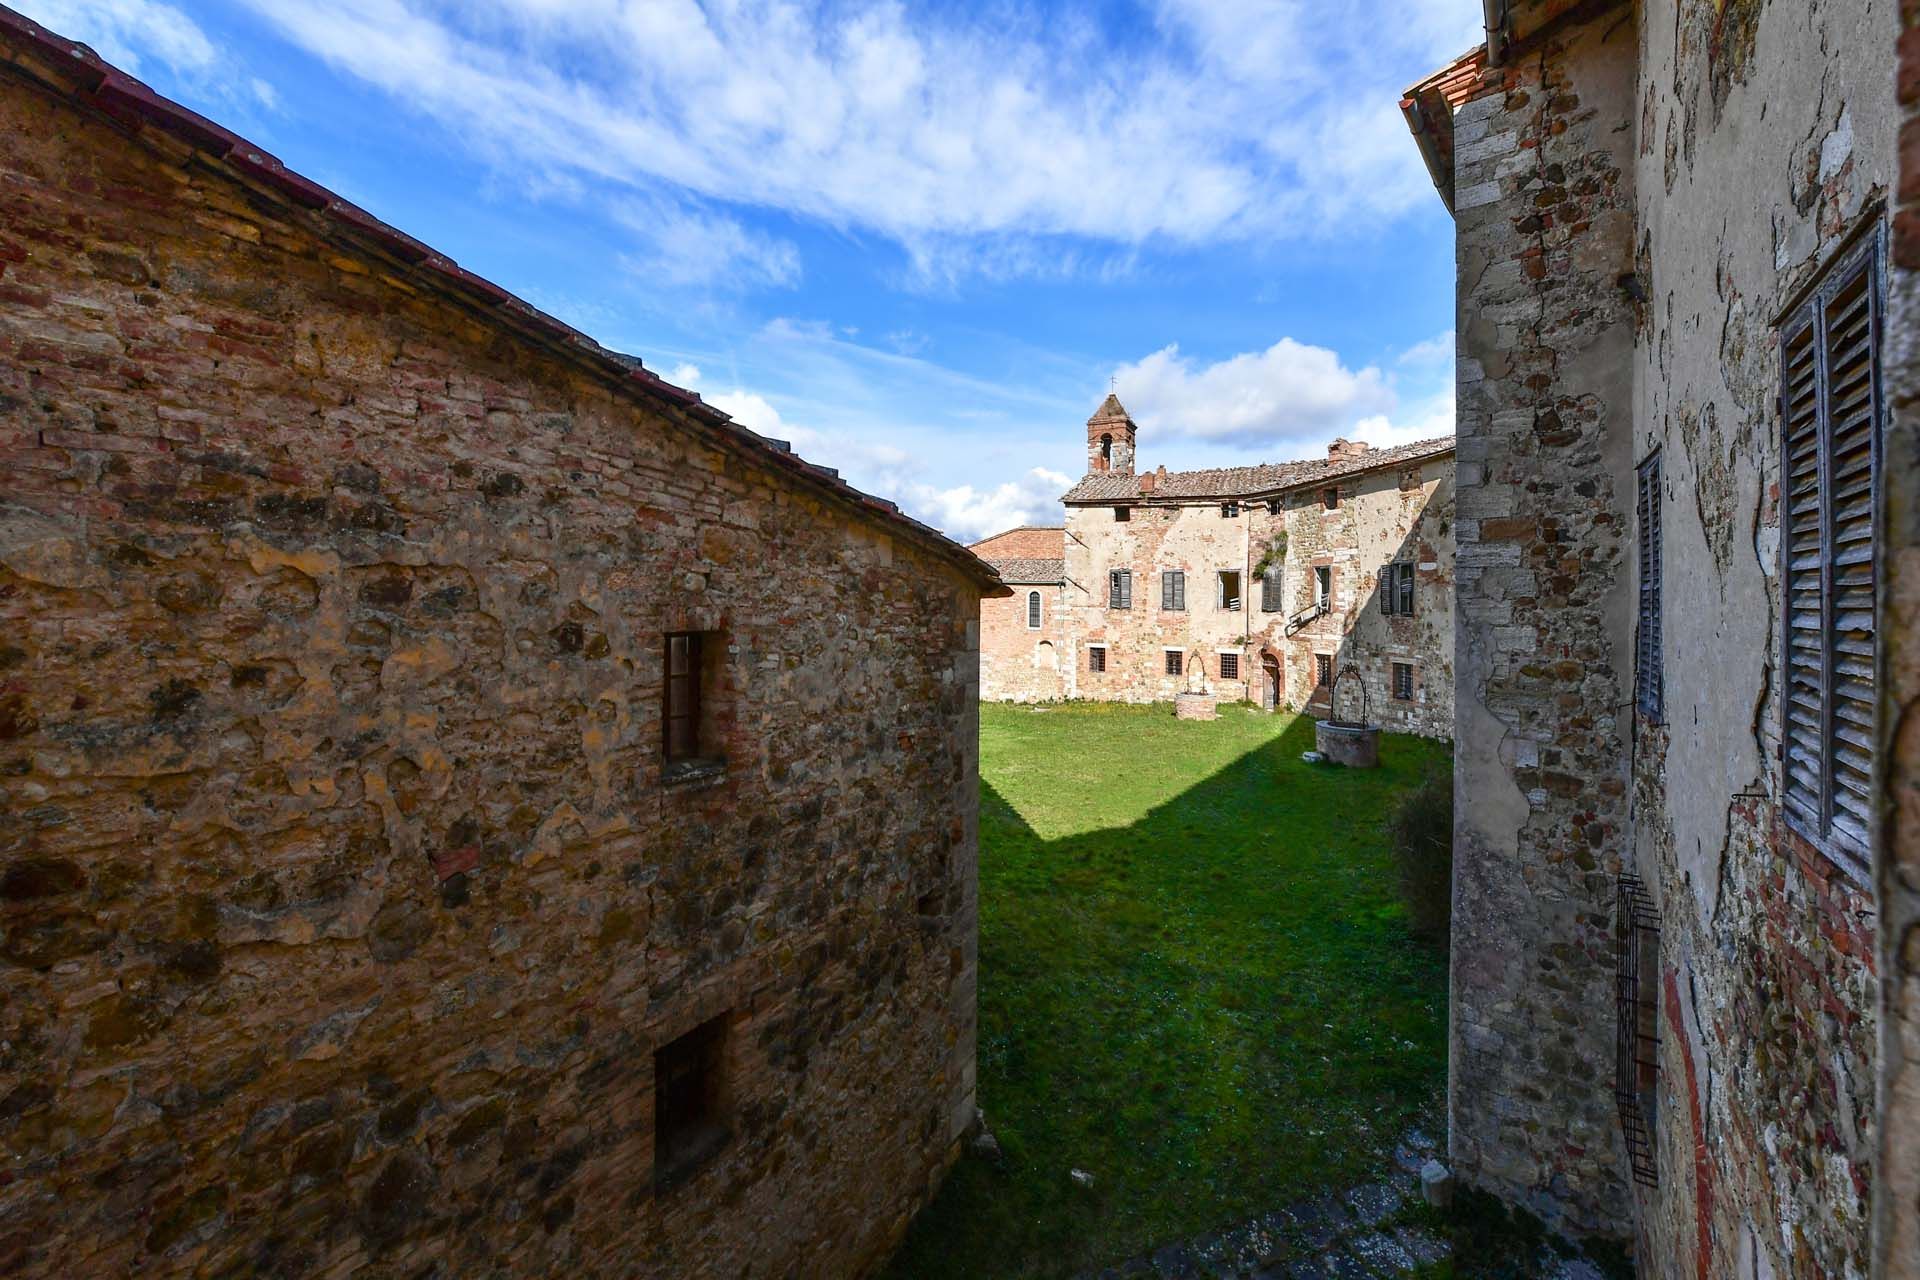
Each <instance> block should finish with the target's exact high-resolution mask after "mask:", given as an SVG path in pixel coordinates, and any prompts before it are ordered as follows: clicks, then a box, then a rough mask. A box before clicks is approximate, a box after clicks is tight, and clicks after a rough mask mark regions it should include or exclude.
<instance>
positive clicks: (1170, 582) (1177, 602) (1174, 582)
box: [1160, 569, 1187, 613]
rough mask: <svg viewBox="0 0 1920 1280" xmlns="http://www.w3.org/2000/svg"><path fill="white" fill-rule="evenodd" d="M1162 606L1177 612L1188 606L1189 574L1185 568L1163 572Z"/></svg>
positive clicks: (1161, 583)
mask: <svg viewBox="0 0 1920 1280" xmlns="http://www.w3.org/2000/svg"><path fill="white" fill-rule="evenodd" d="M1160 607H1161V608H1162V609H1167V610H1170V611H1173V612H1176V613H1177V612H1179V611H1181V610H1183V609H1185V608H1186V607H1187V574H1186V571H1185V570H1184V569H1168V570H1166V571H1164V572H1163V573H1161V575H1160Z"/></svg>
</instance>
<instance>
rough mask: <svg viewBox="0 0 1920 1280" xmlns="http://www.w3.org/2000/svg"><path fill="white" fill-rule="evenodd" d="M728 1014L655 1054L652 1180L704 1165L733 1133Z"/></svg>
mask: <svg viewBox="0 0 1920 1280" xmlns="http://www.w3.org/2000/svg"><path fill="white" fill-rule="evenodd" d="M727 1018H728V1015H726V1014H722V1015H720V1016H719V1017H717V1018H712V1019H709V1020H708V1021H706V1022H703V1023H701V1024H700V1025H699V1026H698V1027H695V1028H694V1029H693V1030H692V1031H689V1032H687V1034H685V1035H683V1036H681V1037H680V1038H679V1039H677V1040H675V1041H673V1042H672V1043H670V1044H667V1045H665V1046H663V1047H662V1048H660V1049H658V1050H656V1051H655V1052H654V1055H653V1179H654V1184H655V1186H656V1187H660V1188H665V1187H668V1186H671V1185H673V1184H674V1183H676V1182H680V1181H683V1180H684V1179H686V1178H687V1177H688V1176H689V1175H690V1174H692V1173H693V1172H694V1171H695V1170H696V1169H698V1168H699V1167H700V1166H701V1165H703V1164H705V1163H706V1162H707V1160H708V1159H710V1158H711V1157H712V1156H713V1155H714V1154H715V1153H716V1152H718V1151H719V1150H720V1148H722V1147H724V1146H725V1145H726V1144H727V1140H728V1139H729V1138H730V1137H731V1136H732V1134H731V1132H730V1130H729V1128H728V1118H727V1080H726V1050H727Z"/></svg>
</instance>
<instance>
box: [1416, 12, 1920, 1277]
mask: <svg viewBox="0 0 1920 1280" xmlns="http://www.w3.org/2000/svg"><path fill="white" fill-rule="evenodd" d="M1486 12H1487V18H1488V40H1487V43H1486V44H1485V45H1484V46H1483V47H1481V48H1479V49H1476V50H1474V51H1473V52H1472V53H1470V54H1468V55H1467V56H1466V57H1464V58H1462V59H1461V60H1459V61H1458V62H1456V63H1455V64H1453V65H1451V66H1449V67H1448V68H1445V69H1444V70H1442V71H1441V72H1440V73H1438V74H1437V75H1435V76H1434V77H1432V78H1431V79H1429V80H1427V81H1425V82H1423V83H1422V84H1420V85H1417V86H1415V88H1414V89H1413V90H1411V91H1410V92H1409V93H1408V95H1407V97H1406V100H1405V101H1404V102H1403V104H1402V105H1403V107H1404V109H1405V110H1406V112H1407V115H1408V118H1409V121H1410V123H1411V124H1412V126H1413V129H1414V133H1415V136H1416V138H1417V140H1418V141H1419V144H1420V146H1421V149H1422V151H1423V153H1424V154H1425V155H1426V157H1427V160H1428V163H1429V166H1430V168H1431V169H1432V170H1433V173H1434V176H1435V181H1436V184H1437V185H1438V187H1439V189H1440V191H1441V194H1442V196H1443V197H1444V198H1445V200H1446V201H1447V204H1448V206H1449V207H1450V208H1451V209H1452V211H1453V213H1454V217H1455V221H1456V225H1457V236H1458V244H1457V250H1456V260H1457V264H1458V291H1459V295H1458V303H1459V319H1458V333H1459V344H1460V345H1459V366H1458V368H1459V375H1458V395H1459V422H1458V435H1457V447H1458V451H1459V467H1458V473H1457V477H1456V479H1457V484H1458V489H1457V494H1456V504H1457V510H1458V515H1459V520H1458V529H1457V536H1458V540H1459V551H1458V568H1457V578H1458V581H1457V586H1456V590H1457V602H1456V617H1457V627H1458V632H1457V644H1456V652H1457V658H1458V665H1459V686H1458V691H1457V699H1456V719H1457V725H1456V733H1455V741H1456V756H1455V760H1456V775H1455V776H1456V806H1457V819H1456V821H1457V829H1456V843H1455V868H1456V878H1455V896H1454V950H1453V969H1452V1050H1451V1052H1452V1062H1451V1075H1452V1087H1451V1098H1450V1146H1451V1153H1452V1160H1453V1162H1454V1165H1455V1168H1456V1170H1457V1171H1458V1172H1459V1173H1460V1174H1461V1175H1462V1176H1464V1177H1465V1178H1466V1179H1467V1180H1469V1181H1471V1182H1475V1183H1478V1184H1480V1185H1482V1186H1486V1187H1488V1188H1491V1189H1493V1190H1495V1191H1497V1192H1500V1193H1501V1194H1503V1195H1506V1196H1508V1197H1510V1198H1512V1199H1515V1200H1518V1201H1521V1202H1524V1203H1526V1204H1528V1205H1529V1206H1531V1207H1533V1208H1534V1209H1536V1210H1538V1211H1540V1212H1542V1213H1543V1214H1545V1215H1547V1216H1548V1217H1550V1218H1551V1219H1553V1220H1555V1221H1556V1222H1557V1223H1559V1224H1561V1225H1563V1226H1565V1227H1567V1228H1569V1229H1572V1230H1576V1231H1586V1232H1598V1233H1606V1234H1614V1235H1622V1236H1632V1237H1633V1238H1634V1239H1635V1240H1636V1242H1637V1245H1638V1249H1637V1253H1638V1256H1639V1259H1640V1262H1641V1267H1642V1273H1643V1274H1645V1275H1649V1276H1682V1275H1684V1276H1689V1277H1695V1276H1697V1277H1700V1278H1701V1280H1707V1278H1708V1277H1723V1276H1725V1277H1735V1276H1738V1277H1772V1276H1778V1277H1786V1276H1835V1277H1839V1276H1864V1275H1867V1274H1870V1273H1876V1274H1886V1275H1903V1276H1910V1275H1913V1274H1914V1273H1915V1270H1916V1267H1920V1207H1917V1206H1920V1200H1917V1199H1916V1194H1915V1186H1916V1183H1920V1172H1916V1170H1917V1169H1920V1158H1917V1157H1916V1156H1915V1155H1914V1154H1913V1153H1914V1151H1916V1150H1920V1146H1916V1144H1915V1141H1914V1137H1915V1135H1916V1131H1917V1128H1920V1126H1917V1125H1916V1119H1920V1117H1917V1116H1916V1115H1915V1113H1916V1112H1920V1106H1917V1105H1916V1101H1917V1099H1916V1095H1917V1094H1920V1087H1917V1086H1916V1085H1915V1084H1914V1083H1913V1080H1912V1073H1911V1071H1910V1070H1909V1073H1908V1075H1907V1076H1906V1077H1905V1084H1904V1085H1902V1084H1901V1083H1900V1077H1898V1075H1897V1066H1898V1063H1899V1062H1900V1061H1901V1059H1902V1055H1903V1053H1904V1055H1906V1056H1907V1058H1908V1059H1909V1060H1911V1059H1912V1058H1914V1057H1917V1056H1920V1054H1916V1049H1917V1048H1920V1044H1916V1038H1915V1037H1916V1032H1915V1030H1914V1002H1913V1001H1914V998H1913V995H1912V978H1911V977H1910V976H1909V977H1908V978H1907V986H1906V988H1905V991H1906V994H1905V996H1904V999H1905V1000H1906V1001H1907V1003H1906V1004H1905V1006H1904V1013H1903V1012H1901V1009H1902V1006H1901V1004H1900V1000H1901V998H1902V997H1901V995H1900V992H1901V990H1902V988H1901V987H1900V986H1899V985H1898V983H1897V982H1894V983H1889V984H1888V987H1887V994H1886V996H1885V997H1884V999H1885V1001H1886V1005H1885V1007H1886V1008H1888V1009H1890V1010H1893V1011H1894V1016H1893V1020H1892V1021H1891V1022H1883V1019H1882V1016H1881V1009H1882V1001H1883V995H1882V984H1881V981H1880V978H1881V974H1882V973H1885V972H1888V971H1889V966H1891V970H1892V973H1893V974H1894V975H1895V976H1896V977H1897V976H1898V975H1900V974H1902V973H1904V974H1907V975H1911V974H1912V973H1914V972H1915V971H1916V969H1920V947H1917V946H1916V944H1915V941H1914V939H1915V938H1916V937H1920V935H1917V934H1915V933H1914V932H1913V927H1912V924H1911V921H1912V920H1913V919H1914V918H1915V916H1914V907H1913V901H1914V899H1913V894H1914V890H1915V888H1916V887H1920V883H1916V878H1915V877H1914V876H1913V874H1912V873H1911V872H1910V871H1909V872H1908V873H1906V875H1905V878H1904V879H1903V878H1902V875H1901V873H1899V872H1897V871H1895V870H1893V869H1892V867H1893V863H1892V861H1891V860H1890V859H1889V858H1888V857H1887V854H1886V833H1885V832H1883V831H1882V830H1881V811H1882V804H1883V802H1882V800H1881V795H1882V786H1883V780H1884V782H1885V783H1889V784H1891V785H1893V786H1894V788H1895V794H1896V796H1898V795H1902V794H1904V796H1905V806H1906V810H1905V811H1906V812H1907V813H1909V814H1910V813H1911V812H1913V811H1914V802H1913V795H1914V791H1913V789H1912V783H1911V781H1910V779H1911V776H1912V775H1911V773H1909V774H1907V775H1906V776H1907V777H1908V779H1909V781H1908V782H1907V783H1906V786H1907V788H1908V790H1907V791H1905V792H1904V793H1901V792H1900V791H1899V790H1898V787H1899V781H1900V777H1901V774H1900V772H1899V766H1900V759H1899V754H1898V753H1899V751H1900V749H1901V746H1902V745H1904V748H1905V755H1906V761H1907V767H1908V768H1909V769H1912V768H1914V767H1916V760H1915V757H1916V755H1920V752H1916V751H1915V749H1914V747H1913V745H1912V743H1911V742H1905V743H1904V744H1902V743H1901V742H1899V741H1897V740H1895V739H1893V736H1892V735H1893V734H1894V731H1895V726H1896V724H1897V722H1898V713H1899V711H1900V710H1901V705H1902V704H1897V703H1890V702H1888V701H1887V691H1886V690H1885V689H1884V688H1878V687H1877V686H1879V685H1880V684H1881V681H1882V679H1883V676H1884V674H1885V673H1886V672H1887V670H1888V668H1887V666H1886V661H1887V654H1888V653H1889V649H1888V647H1887V638H1886V637H1887V633H1888V631H1889V629H1891V630H1892V632H1893V636H1894V643H1895V644H1896V645H1897V644H1898V643H1899V638H1900V635H1901V632H1900V630H1899V624H1900V621H1901V616H1902V615H1901V614H1900V611H1899V610H1898V609H1896V608H1895V607H1894V605H1895V604H1896V603H1897V600H1898V598H1897V597H1895V598H1894V600H1893V601H1892V602H1890V600H1889V598H1888V597H1887V595H1886V593H1885V592H1884V590H1882V589H1880V588H1881V587H1882V585H1883V579H1884V578H1885V577H1886V576H1887V573H1888V570H1889V569H1891V568H1892V567H1894V565H1895V562H1894V561H1893V560H1892V559H1891V558H1890V557H1889V554H1888V553H1889V547H1888V545H1887V539H1888V536H1889V534H1888V530H1889V528H1891V529H1892V531H1893V534H1892V536H1893V537H1894V538H1895V539H1896V540H1897V539H1898V538H1899V537H1901V536H1903V535H1904V536H1905V537H1906V538H1907V539H1908V540H1909V542H1912V541H1914V535H1913V533H1912V530H1913V529H1914V527H1915V525H1914V521H1913V516H1912V511H1913V507H1912V505H1911V504H1912V502H1913V500H1914V497H1915V496H1916V495H1915V494H1914V493H1913V481H1912V476H1913V474H1914V471H1915V465H1914V464H1915V451H1914V446H1913V440H1912V436H1911V435H1909V436H1907V437H1906V438H1905V442H1904V447H1903V448H1902V449H1901V450H1900V451H1898V452H1889V451H1888V449H1887V443H1889V442H1890V441H1892V440H1897V439H1899V437H1898V436H1895V437H1889V439H1888V440H1887V441H1883V439H1882V432H1883V431H1884V430H1885V424H1886V421H1887V412H1886V396H1885V392H1887V391H1896V392H1898V391H1901V390H1904V389H1906V388H1910V387H1912V386H1914V385H1916V383H1915V382H1914V381H1913V375H1912V373H1911V367H1910V366H1911V354H1910V353H1911V351H1912V349H1913V348H1912V347H1911V346H1909V347H1907V348H1906V349H1905V353H1904V354H1903V355H1902V358H1903V359H1905V360H1906V361H1907V372H1906V373H1904V374H1902V373H1901V372H1899V371H1898V370H1896V371H1894V372H1892V373H1890V372H1889V370H1888V369H1887V368H1886V366H1887V364H1888V363H1889V354H1890V353H1898V352H1900V351H1901V348H1900V347H1899V345H1898V343H1897V342H1887V341H1885V340H1884V339H1885V338H1886V336H1887V335H1886V332H1885V330H1886V317H1887V314H1888V311H1887V307H1886V299H1887V297H1888V278H1887V277H1888V272H1887V251H1888V245H1889V242H1890V237H1889V233H1888V225H1889V219H1888V211H1887V204H1888V200H1889V197H1890V196H1891V195H1892V193H1894V192H1895V191H1896V190H1897V191H1900V192H1902V193H1906V192H1910V191H1916V190H1920V186H1915V185H1910V184H1912V183H1913V172H1912V170H1911V169H1910V170H1909V173H1908V177H1907V183H1905V184H1896V181H1895V175H1896V161H1895V150H1896V148H1895V139H1896V131H1897V125H1898V123H1899V117H1898V112H1897V111H1896V102H1895V90H1894V68H1895V39H1896V36H1897V35H1898V34H1899V31H1900V27H1901V21H1902V16H1901V14H1900V12H1898V8H1897V6H1896V4H1895V3H1894V0H1751V2H1749V3H1709V2H1707V0H1680V2H1678V3H1675V2H1673V0H1669V2H1668V3H1659V4H1655V3H1641V4H1631V3H1604V2H1593V0H1590V2H1588V3H1582V4H1571V3H1565V2H1558V0H1556V2H1540V0H1490V2H1489V3H1488V4H1487V5H1486ZM1902 47H1903V48H1906V49H1911V47H1912V38H1911V37H1909V38H1908V40H1907V43H1906V44H1905V45H1903V46H1902ZM1917 86H1920V76H1916V75H1909V76H1908V77H1907V78H1904V79H1903V80H1902V81H1901V87H1900V92H1901V94H1902V97H1903V99H1904V100H1906V101H1908V102H1911V101H1912V100H1913V99H1914V97H1915V95H1916V87H1917ZM1908 136H1909V140H1910V141H1911V139H1912V136H1913V131H1912V130H1909V131H1908ZM1915 168H1920V166H1915ZM1892 241H1893V242H1894V243H1895V244H1896V246H1897V245H1898V244H1899V243H1900V240H1899V237H1898V236H1895V237H1892ZM1910 243H1912V244H1920V237H1916V238H1914V239H1913V240H1912V241H1911V242H1910ZM1910 256H1911V257H1912V258H1913V259H1914V260H1915V261H1914V262H1913V263H1912V264H1911V265H1920V252H1911V253H1910ZM1908 305H1909V306H1910V305H1911V304H1908ZM1895 363H1898V361H1895ZM1903 378H1904V379H1905V381H1903ZM1906 393H1907V394H1911V392H1910V391H1907V392H1906ZM1883 491H1884V502H1885V503H1886V504H1887V505H1886V506H1884V507H1883V506H1881V505H1879V504H1880V502H1881V501H1882V500H1883ZM1902 503H1905V504H1906V505H1905V506H1904V508H1903V507H1902V506H1901V505H1900V504H1902ZM1889 512H1891V513H1892V516H1891V521H1890V522H1889V516H1888V513H1889ZM1895 545H1896V546H1897V545H1898V544H1897V541H1896V544H1895ZM1911 575H1912V571H1911V568H1910V567H1909V568H1908V570H1907V576H1911ZM1895 581H1896V583H1898V582H1899V579H1898V578H1896V579H1895ZM1905 589H1906V590H1907V591H1908V593H1909V596H1908V604H1907V606H1906V609H1907V613H1906V614H1905V622H1906V625H1907V626H1908V627H1911V610H1912V607H1913V606H1912V604H1911V586H1910V584H1906V585H1905ZM1909 645H1910V646H1911V641H1910V640H1909ZM1895 652H1897V649H1896V650H1895ZM1911 653H1912V649H1911V647H1910V648H1909V650H1908V654H1909V660H1910V661H1911ZM1913 669H1915V668H1911V667H1910V668H1909V669H1908V671H1909V676H1908V679H1909V683H1908V684H1907V685H1906V686H1905V689H1906V693H1905V696H1906V699H1907V700H1908V701H1909V702H1910V701H1911V699H1912V698H1913V696H1914V692H1913V691H1914V689H1915V688H1916V687H1917V686H1916V685H1915V684H1914V683H1913V682H1912V680H1911V674H1910V673H1911V670H1913ZM1895 674H1896V678H1897V674H1898V669H1897V667H1896V668H1895ZM1877 705H1878V707H1879V708H1880V709H1879V710H1878V711H1876V706H1877ZM1907 721H1908V723H1909V724H1910V723H1911V721H1912V717H1911V716H1908V717H1907ZM1906 736H1907V737H1908V738H1911V737H1912V735H1911V734H1910V733H1909V734H1908V735H1906ZM1883 742H1891V743H1893V745H1894V748H1895V756H1894V762H1893V766H1892V767H1891V768H1889V767H1888V765H1887V764H1886V763H1885V760H1886V753H1887V747H1885V746H1883V745H1881V744H1882V743H1883ZM1911 838H1912V837H1911V830H1910V829H1909V831H1908V839H1909V840H1910V841H1911ZM1908 856H1909V857H1911V854H1909V855H1908ZM1906 865H1908V866H1909V867H1911V866H1913V865H1920V861H1913V862H1909V863H1908V864H1906ZM1876 866H1878V867H1879V868H1880V869H1879V870H1878V871H1876ZM1876 879H1877V881H1878V886H1877V887H1876ZM1883 909H1885V910H1893V911H1896V912H1900V913H1904V914H1903V915H1900V916H1898V917H1897V920H1904V921H1906V922H1907V923H1903V924H1898V929H1899V931H1898V932H1891V933H1890V932H1888V931H1887V930H1886V929H1884V928H1883V927H1882V925H1883V923H1894V922H1883V920H1882V916H1881V913H1882V911H1883ZM1902 1018H1904V1019H1905V1024H1904V1027H1903V1025H1902V1021H1901V1020H1902ZM1903 1045H1904V1046H1905V1047H1904V1049H1903V1048H1902V1046H1903ZM1902 1090H1904V1093H1903V1092H1902ZM1877 1095H1878V1096H1883V1097H1885V1098H1887V1099H1889V1101H1890V1102H1891V1103H1893V1104H1894V1108H1895V1109H1894V1110H1893V1111H1892V1112H1891V1113H1890V1115H1889V1117H1888V1118H1889V1120H1897V1119H1899V1118H1900V1116H1901V1114H1902V1113H1901V1111H1900V1109H1899V1105H1898V1104H1899V1103H1900V1102H1901V1100H1902V1099H1903V1098H1904V1101H1905V1106H1906V1116H1907V1121H1906V1123H1907V1128H1906V1129H1905V1130H1904V1132H1905V1134H1906V1135H1907V1136H1906V1140H1905V1144H1904V1146H1903V1145H1901V1143H1900V1142H1899V1140H1898V1138H1899V1135H1900V1134H1901V1132H1902V1131H1901V1130H1900V1128H1899V1127H1898V1126H1897V1125H1896V1124H1889V1125H1888V1126H1887V1127H1886V1128H1885V1129H1884V1130H1883V1127H1882V1123H1881V1121H1882V1117H1881V1115H1880V1104H1879V1103H1878V1102H1877V1100H1876V1098H1877ZM1883 1153H1884V1154H1883ZM1888 1157H1891V1162H1890V1163H1891V1167H1889V1158H1888ZM1883 1173H1884V1174H1891V1175H1893V1176H1894V1179H1895V1181H1894V1183H1893V1184H1892V1190H1891V1191H1890V1190H1889V1188H1888V1186H1887V1185H1884V1184H1883ZM1876 1196H1878V1197H1879V1201H1878V1207H1877V1208H1876ZM1876 1223H1877V1226H1876ZM1876 1239H1877V1244H1876ZM1896 1242H1899V1243H1897V1244H1896ZM1876 1248H1877V1249H1878V1250H1879V1257H1878V1264H1877V1267H1876V1260H1875V1251H1876Z"/></svg>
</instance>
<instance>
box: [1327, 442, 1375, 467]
mask: <svg viewBox="0 0 1920 1280" xmlns="http://www.w3.org/2000/svg"><path fill="white" fill-rule="evenodd" d="M1372 447H1373V446H1372V445H1369V444H1368V443H1367V442H1366V441H1364V440H1348V439H1345V438H1342V439H1339V440H1335V441H1334V442H1333V443H1332V444H1330V445H1328V446H1327V461H1329V462H1339V461H1340V460H1341V459H1343V458H1357V457H1359V456H1360V455H1361V454H1363V453H1365V452H1366V451H1367V450H1368V449H1370V448H1372Z"/></svg>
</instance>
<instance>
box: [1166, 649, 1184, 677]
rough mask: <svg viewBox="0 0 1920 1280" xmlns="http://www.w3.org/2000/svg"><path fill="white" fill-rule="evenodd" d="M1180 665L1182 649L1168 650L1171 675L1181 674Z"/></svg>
mask: <svg viewBox="0 0 1920 1280" xmlns="http://www.w3.org/2000/svg"><path fill="white" fill-rule="evenodd" d="M1180 667H1181V662H1180V651H1179V650H1178V649H1169V650H1167V674H1168V675H1170V676H1177V675H1179V674H1180Z"/></svg>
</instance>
